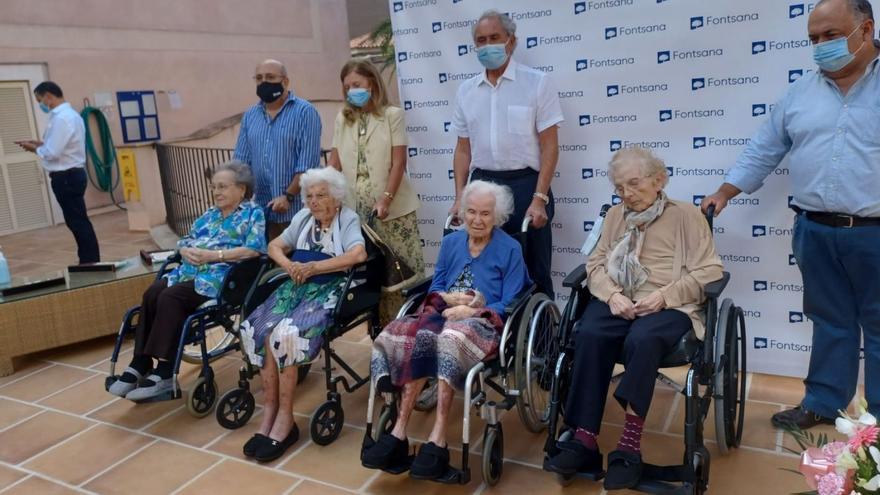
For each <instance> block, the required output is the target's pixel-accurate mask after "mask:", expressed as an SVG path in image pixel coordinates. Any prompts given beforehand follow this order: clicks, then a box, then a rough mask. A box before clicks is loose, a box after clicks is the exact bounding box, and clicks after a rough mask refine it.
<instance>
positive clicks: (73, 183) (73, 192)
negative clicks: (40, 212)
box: [17, 81, 100, 264]
mask: <svg viewBox="0 0 880 495" xmlns="http://www.w3.org/2000/svg"><path fill="white" fill-rule="evenodd" d="M34 96H35V97H36V99H37V103H39V104H40V109H42V110H43V111H44V112H46V113H48V114H49V124H48V125H47V126H46V132H45V133H43V140H42V141H18V142H17V144H18V145H19V146H21V147H22V148H24V149H26V150H28V151H30V152H33V153H36V154H37V156H39V157H40V162H41V163H42V165H43V168H45V169H46V171H47V172H49V179H50V180H51V183H52V192H54V193H55V199H56V200H58V205H59V206H61V212H62V213H63V214H64V223H65V224H67V228H69V229H70V231H71V232H73V237H74V238H75V239H76V247H77V255H78V256H79V263H80V264H84V263H96V262H98V261H100V253H99V251H98V238H97V237H96V236H95V229H94V228H93V227H92V222H91V221H89V216H88V214H87V213H86V202H85V199H84V197H85V192H86V185H87V184H88V177H87V176H86V170H85V166H86V147H85V132H86V131H85V124H84V123H83V119H82V117H80V115H79V114H78V113H77V112H76V110H74V109H73V107H71V106H70V103H67V102H66V101H64V93H62V91H61V88H60V87H59V86H58V85H57V84H55V83H54V82H52V81H45V82H42V83H40V84H38V85H37V87H36V88H34Z"/></svg>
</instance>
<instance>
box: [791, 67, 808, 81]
mask: <svg viewBox="0 0 880 495" xmlns="http://www.w3.org/2000/svg"><path fill="white" fill-rule="evenodd" d="M810 72H813V69H790V70H789V71H788V82H789V83H794V82H797V80H798V79H800V78H802V77H804V74H809V73H810Z"/></svg>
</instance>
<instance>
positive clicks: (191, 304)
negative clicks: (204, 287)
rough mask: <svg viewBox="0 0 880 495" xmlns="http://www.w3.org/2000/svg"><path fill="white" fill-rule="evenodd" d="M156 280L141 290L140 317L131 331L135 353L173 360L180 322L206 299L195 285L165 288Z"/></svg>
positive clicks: (163, 280)
mask: <svg viewBox="0 0 880 495" xmlns="http://www.w3.org/2000/svg"><path fill="white" fill-rule="evenodd" d="M167 283H168V282H167V280H165V279H164V278H163V279H159V280H157V281H155V282H153V285H151V286H149V287H148V288H147V290H146V291H144V298H143V301H142V303H141V304H142V306H141V318H140V321H139V322H138V326H137V328H136V329H135V334H134V355H135V356H150V357H155V358H158V359H165V360H167V361H174V359H175V358H176V354H177V345H178V343H179V342H180V333H181V330H182V328H181V327H182V326H183V322H184V321H186V318H187V317H188V316H189V315H191V314H192V313H193V312H194V311H195V310H196V308H198V307H199V305H200V304H202V303H203V302H205V301H207V300H208V298H207V297H205V296H203V295H200V294H198V293H197V292H196V290H195V284H193V282H192V281H191V280H190V281H189V282H180V283H178V284H174V285H172V286H171V287H168V286H167V285H166V284H167Z"/></svg>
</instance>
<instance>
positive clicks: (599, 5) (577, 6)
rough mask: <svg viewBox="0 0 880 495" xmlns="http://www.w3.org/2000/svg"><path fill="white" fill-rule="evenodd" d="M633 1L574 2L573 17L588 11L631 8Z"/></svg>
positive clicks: (601, 0) (595, 0)
mask: <svg viewBox="0 0 880 495" xmlns="http://www.w3.org/2000/svg"><path fill="white" fill-rule="evenodd" d="M632 5H633V0H594V1H590V2H575V3H574V13H575V15H578V14H583V13H584V12H587V11H590V10H602V9H616V8H619V7H631V6H632Z"/></svg>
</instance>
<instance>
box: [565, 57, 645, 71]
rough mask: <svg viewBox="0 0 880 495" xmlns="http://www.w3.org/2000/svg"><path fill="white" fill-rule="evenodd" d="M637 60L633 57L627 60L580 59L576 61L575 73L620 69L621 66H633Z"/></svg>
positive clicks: (626, 58)
mask: <svg viewBox="0 0 880 495" xmlns="http://www.w3.org/2000/svg"><path fill="white" fill-rule="evenodd" d="M635 63H636V59H635V58H633V57H625V58H579V59H577V60H575V61H574V70H575V72H581V71H584V70H587V69H604V68H608V67H618V66H621V65H633V64H635Z"/></svg>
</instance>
